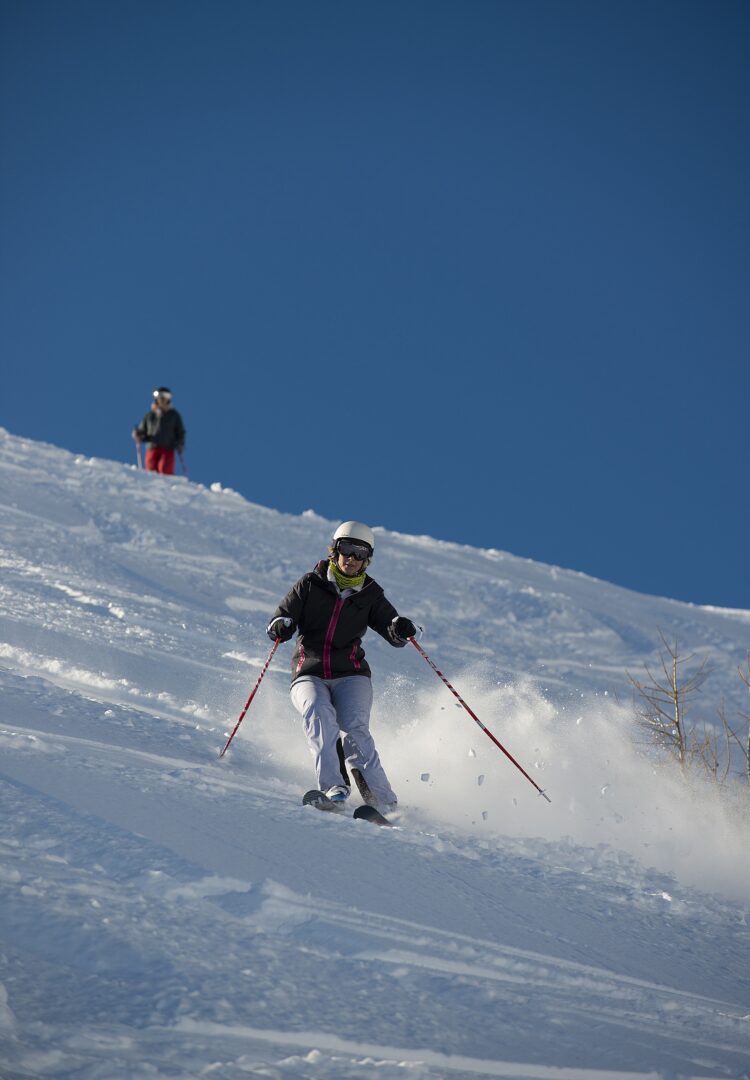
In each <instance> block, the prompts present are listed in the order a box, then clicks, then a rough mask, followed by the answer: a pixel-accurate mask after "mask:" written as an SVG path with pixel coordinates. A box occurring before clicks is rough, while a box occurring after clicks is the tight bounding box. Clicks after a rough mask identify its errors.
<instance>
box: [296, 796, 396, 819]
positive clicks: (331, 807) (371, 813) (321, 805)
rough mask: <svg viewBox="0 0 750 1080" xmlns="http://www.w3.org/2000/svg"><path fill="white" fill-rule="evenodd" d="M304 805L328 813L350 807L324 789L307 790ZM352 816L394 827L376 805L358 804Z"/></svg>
mask: <svg viewBox="0 0 750 1080" xmlns="http://www.w3.org/2000/svg"><path fill="white" fill-rule="evenodd" d="M302 805H303V806H314V807H315V809H316V810H324V811H326V812H327V813H333V814H343V813H345V812H346V811H347V809H348V807H347V805H346V803H344V802H334V801H333V800H332V799H329V798H328V796H327V795H326V794H325V793H324V792H322V791H316V790H315V789H313V790H312V791H306V792H305V794H304V795H303V796H302ZM352 817H354V818H356V819H357V820H358V821H369V822H371V823H372V824H373V825H386V826H388V828H392V827H393V822H391V821H389V820H388V818H387V817H384V815H383V814H381V813H380V811H379V810H376V809H375V807H374V806H367V805H365V806H358V807H357V809H356V810H355V811H354V813H353V814H352Z"/></svg>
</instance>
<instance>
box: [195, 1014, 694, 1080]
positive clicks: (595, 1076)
mask: <svg viewBox="0 0 750 1080" xmlns="http://www.w3.org/2000/svg"><path fill="white" fill-rule="evenodd" d="M175 1030H176V1031H178V1032H180V1033H182V1034H185V1035H204V1036H213V1037H215V1038H219V1039H241V1040H251V1041H262V1042H269V1043H274V1044H276V1045H278V1046H295V1047H299V1048H300V1049H308V1050H310V1049H311V1048H314V1049H315V1050H317V1048H318V1047H323V1048H324V1049H325V1050H327V1051H328V1052H329V1053H336V1054H349V1055H352V1056H354V1055H356V1056H357V1057H360V1056H364V1057H366V1058H379V1059H381V1060H380V1061H379V1062H378V1063H377V1064H381V1063H382V1064H386V1063H389V1064H393V1065H397V1066H400V1067H404V1066H408V1065H426V1066H427V1067H429V1068H434V1069H447V1070H449V1071H451V1072H467V1073H477V1074H478V1075H480V1076H506V1077H523V1078H524V1080H662V1074H661V1073H658V1072H621V1071H619V1070H614V1069H579V1068H565V1067H564V1066H547V1065H529V1064H526V1063H521V1062H511V1061H489V1060H483V1059H480V1058H470V1057H463V1056H461V1055H458V1054H441V1053H438V1052H436V1051H434V1050H407V1049H404V1048H403V1047H395V1046H381V1045H378V1044H377V1043H368V1042H354V1041H353V1040H349V1039H342V1038H340V1037H339V1036H338V1035H331V1034H330V1033H328V1032H322V1031H295V1032H289V1031H265V1030H264V1029H263V1028H255V1027H246V1026H245V1025H232V1026H230V1025H224V1024H212V1023H205V1022H200V1021H195V1020H189V1019H183V1020H178V1022H177V1023H176V1025H175ZM313 1052H314V1051H313ZM383 1059H385V1060H383ZM373 1064H375V1063H373ZM681 1080H703V1078H701V1077H698V1076H696V1077H684V1076H683V1077H682V1078H681Z"/></svg>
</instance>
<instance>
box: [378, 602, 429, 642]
mask: <svg viewBox="0 0 750 1080" xmlns="http://www.w3.org/2000/svg"><path fill="white" fill-rule="evenodd" d="M369 624H370V626H371V627H372V629H373V630H375V631H376V632H377V633H378V634H380V636H381V637H383V638H385V640H386V641H387V642H388V644H389V645H393V646H394V648H396V649H403V647H404V645H406V643H407V641H408V640H409V638H410V637H414V635H415V634H416V632H417V628H416V626H415V625H414V623H413V622H412V621H411V619H405V618H404V617H403V616H402V615H399V613H398V612H397V611H396V609H395V607H394V606H393V604H392V603H391V602H390V600H387V599H386V597H385V595H383V596H381V597H380V599H379V600H378V602H377V603H376V604H374V605H373V608H372V611H371V612H370V619H369Z"/></svg>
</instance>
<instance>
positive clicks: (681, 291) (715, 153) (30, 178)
mask: <svg viewBox="0 0 750 1080" xmlns="http://www.w3.org/2000/svg"><path fill="white" fill-rule="evenodd" d="M0 11H2V22H1V24H0V91H1V107H2V116H1V121H0V124H1V126H0V152H1V154H2V174H1V179H0V185H1V186H0V214H1V219H0V225H1V234H0V286H1V295H0V348H1V349H2V356H3V376H2V397H1V398H0V400H2V408H1V409H0V424H2V425H3V426H5V427H6V428H8V429H9V430H10V431H12V432H14V433H16V434H20V435H26V436H31V437H33V438H37V439H44V440H46V441H49V442H53V443H55V444H57V445H60V446H64V447H67V448H69V449H71V450H74V451H77V452H81V453H84V454H86V455H95V456H101V457H108V458H113V459H118V460H121V461H133V462H134V460H135V457H134V450H133V444H132V441H131V439H130V430H131V428H132V426H133V424H134V423H135V422H136V421H138V420H139V419H140V418H141V416H142V415H143V413H144V412H145V410H146V408H147V407H148V403H149V399H150V391H151V390H152V388H153V387H154V386H155V385H159V384H166V385H168V386H171V387H172V389H173V391H174V393H175V404H176V405H177V406H178V408H179V409H180V411H181V412H182V415H183V417H184V419H185V422H186V424H187V428H188V445H187V453H186V457H187V462H188V467H189V469H190V474H191V478H193V479H195V480H198V481H200V482H202V483H211V482H213V481H220V482H221V483H222V484H223V485H225V486H228V487H232V488H234V489H235V490H237V491H240V492H241V493H242V494H243V495H245V496H247V497H248V498H249V499H251V500H253V501H255V502H259V503H263V504H265V505H268V506H272V507H275V508H278V509H281V510H285V511H290V512H293V513H298V512H300V511H302V510H305V509H308V508H312V509H315V510H316V511H318V512H319V513H321V514H323V515H325V516H326V517H330V518H340V517H349V516H352V517H360V518H362V519H364V520H366V521H369V522H371V523H372V524H376V525H385V526H387V527H388V528H392V529H397V530H399V531H403V532H410V533H420V534H421V533H424V534H429V535H432V536H435V537H439V538H443V539H447V540H457V541H461V542H466V543H470V544H476V545H481V546H487V547H496V548H501V549H504V550H508V551H511V552H513V553H515V554H518V555H523V556H528V557H530V558H533V559H539V560H543V561H545V562H550V563H555V564H559V565H563V566H567V567H572V568H574V569H578V570H583V571H586V572H587V573H591V574H594V575H596V576H599V577H602V578H606V579H607V580H610V581H614V582H617V583H620V584H623V585H626V586H629V587H631V588H635V589H638V590H640V591H644V592H652V593H658V594H661V595H667V596H673V597H676V598H680V599H685V600H692V601H695V602H699V603H714V604H722V605H729V606H738V607H745V608H750V571H749V570H748V534H749V532H750V529H749V526H750V521H749V520H748V518H749V514H748V490H747V477H748V436H747V432H748V408H749V407H750V375H749V373H748V338H749V334H748V327H749V323H750V290H749V289H748V284H749V279H750V228H749V225H750V122H749V120H748V117H749V116H750V64H748V55H750V5H748V4H747V3H744V2H736V3H735V2H722V0H706V2H705V3H693V2H690V0H680V2H675V3H663V2H662V3H660V2H658V0H655V2H654V0H648V2H642V3H641V2H637V0H622V2H607V3H602V2H600V0H596V2H591V3H588V2H578V0H571V2H568V3H564V2H561V0H549V2H546V0H536V2H534V0H517V2H513V3H510V2H503V0H496V2H484V0H473V2H472V0H460V2H458V0H456V2H441V0H425V2H421V0H413V2H409V0H400V2H389V0H385V2H383V0H378V2H370V3H358V2H356V0H355V2H352V0H341V2H327V0H321V2H304V3H303V2H299V3H297V2H286V3H285V2H283V0H273V2H252V0H246V2H241V0H231V2H230V0H210V2H209V0H204V2H200V3H198V2H191V0H172V2H170V3H165V2H159V0H148V2H139V0H135V2H133V0H129V2H128V3H113V2H108V0H96V2H91V3H89V2H78V0H66V2H64V3H60V2H58V0H51V2H47V0H20V2H18V0H15V2H8V0H5V2H3V3H2V4H0Z"/></svg>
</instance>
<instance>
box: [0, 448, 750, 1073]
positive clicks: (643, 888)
mask: <svg viewBox="0 0 750 1080" xmlns="http://www.w3.org/2000/svg"><path fill="white" fill-rule="evenodd" d="M0 477H1V478H2V488H1V490H2V494H1V495H0V504H1V506H0V570H1V571H2V577H1V578H0V755H1V757H0V804H1V805H2V814H1V815H0V928H1V929H0V1076H1V1077H2V1078H3V1080H15V1078H17V1077H76V1078H81V1080H94V1078H97V1080H99V1078H106V1080H119V1078H121V1077H122V1078H126V1077H127V1078H132V1077H204V1076H218V1077H221V1078H225V1077H226V1078H228V1080H234V1078H235V1077H237V1078H239V1077H244V1076H248V1075H258V1076H267V1077H280V1078H290V1077H311V1078H317V1077H321V1078H322V1077H327V1078H328V1077H330V1078H333V1080H343V1078H349V1077H352V1078H356V1077H378V1078H380V1080H390V1078H391V1077H394V1078H396V1077H398V1078H403V1077H405V1076H406V1077H413V1078H415V1080H416V1078H420V1080H421V1078H423V1077H425V1078H426V1077H429V1078H432V1077H442V1076H445V1077H453V1078H460V1077H463V1076H465V1077H476V1076H478V1075H480V1076H502V1077H519V1078H522V1077H523V1078H535V1077H538V1078H540V1080H552V1078H559V1080H577V1078H582V1080H583V1078H585V1080H599V1078H603V1080H604V1078H608V1077H612V1078H615V1077H617V1078H620V1077H623V1078H624V1077H628V1076H633V1077H636V1076H637V1077H657V1076H658V1077H664V1078H673V1077H674V1078H677V1077H688V1076H696V1077H709V1076H710V1077H746V1076H748V1075H750V963H749V962H748V960H749V953H748V945H749V944H750V929H749V928H748V921H747V910H748V902H749V901H750V878H749V877H748V871H747V868H746V867H745V865H744V864H745V862H746V861H747V860H746V852H745V848H746V828H747V810H746V805H745V806H744V808H743V805H742V804H741V803H738V805H737V806H736V807H733V808H732V809H731V812H727V811H726V809H725V808H724V807H722V806H721V805H720V804H718V803H717V802H716V800H713V799H712V798H711V797H710V796H709V795H708V794H707V793H705V792H697V793H694V795H693V796H692V797H691V796H690V794H689V793H688V792H686V791H685V789H684V788H683V787H682V785H681V782H679V781H678V780H676V779H670V778H669V777H668V776H667V775H666V774H665V772H664V770H663V769H656V768H654V766H653V765H652V764H651V762H650V761H649V759H648V758H644V755H643V754H642V752H641V751H640V750H638V748H637V747H634V746H633V744H632V739H631V738H630V736H629V734H628V732H627V717H626V709H625V707H624V706H623V705H620V704H618V703H617V701H616V700H615V698H616V696H617V695H619V696H620V698H622V696H623V690H624V687H625V685H626V682H627V679H626V675H625V672H626V669H630V670H637V669H638V667H639V665H642V664H643V661H644V660H645V659H649V658H653V655H654V651H655V637H656V632H655V627H656V626H657V625H659V626H661V627H662V628H663V629H664V630H665V631H667V632H668V634H670V635H677V634H678V635H679V636H680V637H681V639H683V640H684V644H685V646H686V648H687V649H688V650H689V651H699V652H700V654H701V655H707V656H709V657H711V658H712V659H713V660H714V662H715V663H717V665H719V664H720V666H721V669H722V672H723V674H721V673H720V674H719V675H717V676H715V681H716V686H717V691H716V693H717V694H718V693H721V692H723V693H724V694H725V696H726V698H727V701H728V702H730V703H731V705H732V707H737V708H743V707H744V708H747V706H746V702H745V701H744V699H743V698H742V697H741V696H740V691H741V685H740V686H735V682H737V683H739V680H738V679H737V678H736V674H735V670H736V667H737V665H738V664H739V663H741V662H742V658H743V655H744V652H745V651H746V650H747V649H748V648H749V647H750V621H749V620H748V619H747V618H746V617H745V615H746V613H741V612H722V611H718V610H715V609H702V608H694V607H691V606H690V605H685V604H677V603H675V602H672V601H668V600H659V599H658V598H651V597H641V596H637V595H636V594H632V593H628V592H627V591H626V590H621V589H617V588H615V587H613V586H609V585H607V584H606V583H603V582H596V581H593V580H592V579H590V578H587V577H585V576H584V575H579V574H575V573H573V572H570V571H564V570H560V569H557V568H554V567H544V566H540V565H538V564H534V563H531V562H529V561H528V560H524V559H518V558H515V557H513V556H510V555H505V554H504V553H502V552H499V551H496V552H480V551H477V550H475V549H471V548H465V547H460V546H458V545H452V544H443V543H440V542H437V541H433V540H430V539H429V538H424V537H406V536H400V535H398V534H392V533H385V532H382V531H379V532H378V552H377V556H376V563H375V564H374V565H373V573H374V574H375V575H376V577H378V579H379V580H381V582H382V583H383V584H384V585H385V586H386V589H387V591H388V593H389V595H390V596H391V597H392V598H393V599H394V601H395V602H396V603H397V604H398V606H399V608H400V609H401V610H403V611H404V612H407V613H410V614H413V615H414V616H415V617H416V618H417V620H418V621H420V622H423V623H424V624H425V625H426V628H427V636H426V637H425V639H424V642H423V644H424V645H425V648H426V649H427V651H428V653H429V654H430V655H431V656H433V657H434V658H435V660H436V661H437V662H438V663H439V666H441V668H442V669H443V670H444V671H446V673H447V674H448V675H449V677H450V678H451V680H452V681H454V682H455V683H456V685H457V686H459V688H460V689H461V692H462V693H463V694H464V695H465V696H466V698H467V700H468V701H469V702H470V703H471V704H472V706H473V707H475V708H476V709H477V711H478V712H479V715H480V716H482V717H483V719H484V720H485V722H486V723H487V724H488V726H490V728H491V729H492V730H493V731H495V733H496V734H497V735H498V736H499V737H500V738H501V739H503V740H505V741H507V745H508V746H509V748H510V749H511V750H512V751H513V752H514V754H516V756H518V757H519V759H520V760H521V761H522V763H524V764H525V766H526V767H528V768H529V769H530V770H533V772H532V775H535V777H537V778H538V779H539V782H540V783H542V784H543V786H544V787H545V789H546V790H548V791H549V793H550V796H551V798H552V800H553V801H552V805H551V806H547V805H546V804H544V803H543V800H540V799H539V798H538V797H537V796H536V794H535V793H534V791H533V789H532V788H531V786H530V785H528V784H527V783H526V782H525V781H524V780H523V778H521V777H520V776H519V775H518V774H515V773H514V771H513V770H512V767H511V766H510V765H509V763H508V762H507V761H506V760H505V759H504V758H503V757H502V755H500V754H499V753H498V752H497V751H496V750H495V749H494V748H493V747H492V746H491V744H489V741H488V740H486V738H485V737H484V736H483V734H482V733H481V731H479V730H478V729H477V728H476V726H475V725H473V724H472V722H471V720H470V719H469V718H468V717H467V716H466V714H465V713H463V712H462V711H461V710H460V709H457V708H456V707H455V703H454V701H453V699H452V698H451V696H450V695H449V694H448V692H447V691H446V690H445V688H443V687H442V686H441V685H440V684H439V683H438V681H437V680H436V679H435V677H434V675H433V674H432V673H431V672H430V671H429V670H428V669H427V666H426V665H425V664H424V663H423V662H422V661H421V659H420V658H419V656H418V655H417V654H416V651H413V650H408V649H407V650H402V651H399V652H396V651H395V650H390V649H388V647H387V646H385V645H384V644H383V643H380V642H379V641H370V639H369V637H368V642H367V644H368V653H369V654H370V655H371V657H372V658H373V660H374V667H375V670H376V709H375V713H374V726H375V730H376V735H377V738H378V741H379V743H380V745H381V752H382V754H383V757H384V759H385V761H386V764H387V767H388V768H389V771H390V772H391V773H392V775H393V776H394V779H395V781H396V786H397V789H398V790H399V793H400V795H401V798H402V803H403V808H402V810H401V811H400V813H399V814H398V815H397V817H396V823H397V825H398V826H399V827H398V828H397V829H393V830H378V829H375V828H373V827H372V826H370V825H368V824H366V823H362V822H356V821H353V820H352V819H351V818H349V817H346V816H341V817H339V816H335V815H331V816H327V815H321V814H317V813H314V812H312V811H309V810H304V809H303V808H302V807H301V806H300V805H299V800H300V796H301V792H302V791H303V790H304V789H305V788H306V787H309V786H310V779H311V771H310V766H309V761H308V757H307V751H306V749H305V747H304V741H303V739H302V736H301V733H300V731H299V730H298V727H297V724H296V722H295V717H294V714H293V712H292V710H291V707H290V705H289V703H288V697H287V685H288V673H287V671H286V670H285V669H286V665H287V663H288V654H285V655H284V657H283V660H280V661H279V662H278V663H275V664H274V666H273V667H272V668H271V669H270V671H269V674H268V676H267V678H266V681H265V682H264V684H263V687H262V689H261V692H260V693H259V695H258V697H257V699H256V702H255V703H254V704H253V707H252V710H251V712H250V713H249V714H248V716H247V718H246V720H245V723H244V725H243V727H242V729H241V731H240V734H239V735H238V737H237V738H236V739H235V741H234V743H233V744H232V748H231V750H230V752H229V753H228V755H227V756H226V758H224V759H222V760H219V758H218V750H219V749H220V748H221V746H222V745H223V743H224V741H225V738H226V733H227V731H228V730H230V729H231V727H232V726H233V724H234V721H235V719H236V716H237V714H238V712H239V709H240V708H241V706H242V703H243V702H244V700H245V698H246V696H247V693H248V689H249V686H251V685H252V684H253V683H254V681H255V680H256V679H257V676H258V673H259V670H260V668H261V667H262V665H263V663H264V662H265V657H266V655H267V642H266V639H265V636H264V633H263V629H264V626H265V622H266V617H267V615H268V614H269V613H270V612H271V611H272V610H273V607H274V605H275V603H276V602H277V600H278V599H279V597H280V596H281V595H282V594H283V593H284V592H285V591H286V589H287V588H288V586H289V585H290V584H291V582H292V581H294V580H295V579H296V578H297V577H298V576H299V575H300V573H302V572H303V571H304V570H305V569H306V568H307V567H308V566H309V565H311V564H312V563H313V562H314V561H315V559H316V558H317V557H318V556H319V555H320V553H321V552H322V551H323V550H324V549H325V544H326V541H327V538H328V536H329V535H330V531H331V523H330V522H326V521H324V520H322V519H321V518H319V517H318V516H317V515H315V514H314V513H312V512H309V513H307V514H303V515H301V516H300V517H293V516H290V515H282V514H278V513H276V512H274V511H271V510H267V509H265V508H262V507H256V506H253V505H252V504H249V503H247V502H246V501H244V500H243V499H241V498H240V497H239V496H237V495H235V494H234V493H232V492H228V491H226V490H223V489H221V488H220V487H219V486H216V490H207V489H205V488H201V487H198V486H197V485H193V484H189V483H187V482H186V481H184V480H183V479H182V478H175V479H172V480H165V479H163V478H160V477H154V476H151V475H147V474H143V473H137V472H136V471H135V470H133V469H129V468H127V467H124V466H120V465H115V464H113V463H108V462H99V461H95V460H92V459H86V458H82V457H80V456H75V455H72V454H68V453H67V452H65V451H61V450H58V449H56V448H54V447H49V446H45V445H43V444H39V443H33V442H30V441H28V440H23V439H18V438H16V437H14V436H11V435H8V434H7V433H5V432H3V431H2V430H1V429H0ZM300 553H302V557H301V556H300ZM657 640H658V639H657ZM743 814H744V816H743Z"/></svg>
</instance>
